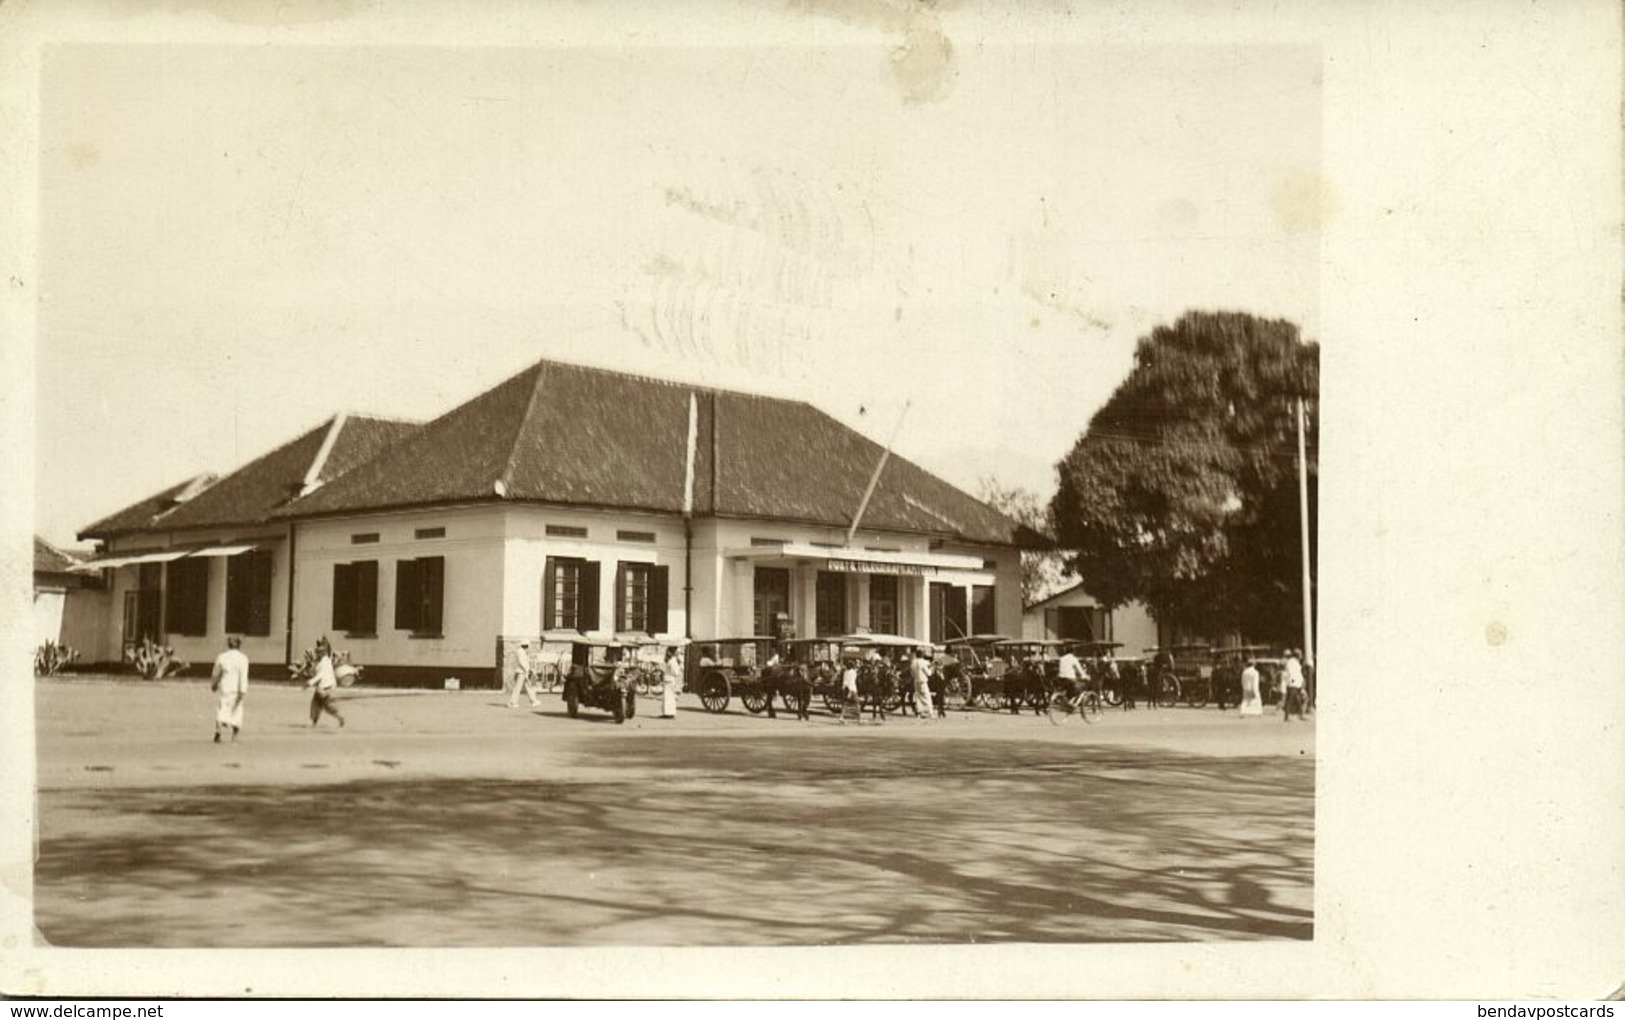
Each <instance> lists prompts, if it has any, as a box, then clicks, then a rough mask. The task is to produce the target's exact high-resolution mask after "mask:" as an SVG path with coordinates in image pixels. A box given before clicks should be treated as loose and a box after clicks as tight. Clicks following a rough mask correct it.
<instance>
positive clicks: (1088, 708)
mask: <svg viewBox="0 0 1625 1020" xmlns="http://www.w3.org/2000/svg"><path fill="white" fill-rule="evenodd" d="M1103 710H1104V703H1103V702H1102V699H1101V696H1100V691H1099V690H1097V689H1096V688H1094V687H1093V686H1090V685H1087V684H1080V685H1079V688H1078V692H1077V693H1076V694H1069V693H1067V692H1066V691H1056V692H1055V693H1054V694H1053V695H1051V696H1050V699H1049V721H1050V722H1051V723H1052V724H1054V725H1056V726H1059V725H1061V720H1062V719H1066V718H1068V717H1069V716H1078V717H1079V718H1081V719H1082V720H1083V721H1084V722H1086V723H1092V722H1094V721H1095V720H1096V719H1099V718H1100V714H1101V712H1102V711H1103Z"/></svg>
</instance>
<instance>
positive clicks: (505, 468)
mask: <svg viewBox="0 0 1625 1020" xmlns="http://www.w3.org/2000/svg"><path fill="white" fill-rule="evenodd" d="M534 371H535V372H536V381H535V382H533V383H531V385H530V397H529V399H527V400H526V401H525V413H524V414H521V415H520V416H519V424H518V425H517V426H516V427H515V428H514V430H513V438H512V439H510V440H509V441H508V459H507V460H506V461H505V462H504V463H503V465H502V477H500V478H496V479H493V481H495V482H497V483H499V484H500V485H501V488H500V489H499V490H498V492H497V494H498V495H500V496H506V495H507V494H508V493H509V492H511V491H512V490H513V472H514V468H515V467H517V466H518V463H519V439H520V437H521V436H523V435H524V434H525V427H526V426H527V425H529V424H530V419H531V416H532V415H533V414H535V413H536V405H537V403H538V402H540V400H541V396H542V383H543V381H545V380H546V379H547V359H546V358H543V359H542V360H541V361H538V362H537V363H536V367H535V369H534ZM498 385H501V384H500V383H499V384H498ZM495 388H496V387H494V386H493V387H492V389H495ZM486 392H487V393H489V392H491V390H487V391H486ZM476 399H478V398H476Z"/></svg>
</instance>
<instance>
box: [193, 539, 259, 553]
mask: <svg viewBox="0 0 1625 1020" xmlns="http://www.w3.org/2000/svg"><path fill="white" fill-rule="evenodd" d="M258 548H259V545H258V544H257V543H255V542H233V543H231V544H230V545H211V546H206V547H205V548H202V549H193V550H192V551H191V552H190V553H188V554H187V555H189V556H236V555H238V554H239V553H245V552H252V551H254V550H255V549H258Z"/></svg>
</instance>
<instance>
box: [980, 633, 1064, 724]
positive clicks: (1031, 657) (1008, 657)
mask: <svg viewBox="0 0 1625 1020" xmlns="http://www.w3.org/2000/svg"><path fill="white" fill-rule="evenodd" d="M1068 643H1069V642H1066V641H1057V640H1054V639H1047V640H1042V641H1040V640H1034V639H1016V638H1012V639H1010V640H1007V641H1000V642H999V643H997V644H996V645H994V646H993V647H994V649H995V650H996V651H997V652H998V654H999V655H1000V657H1002V658H1003V659H1004V660H1005V661H1006V662H1008V663H1009V664H1010V665H1009V667H1008V668H1007V669H1006V670H1005V672H1004V691H1003V700H1004V706H1005V707H1006V708H1008V709H1009V710H1010V711H1011V712H1012V713H1016V712H1019V711H1021V709H1022V708H1023V707H1024V706H1025V707H1027V708H1031V709H1032V710H1033V711H1034V712H1035V713H1039V714H1042V713H1043V712H1044V710H1045V709H1046V708H1047V707H1048V706H1049V701H1050V696H1051V695H1052V694H1054V693H1055V692H1056V691H1059V690H1063V689H1065V688H1066V687H1067V686H1068V685H1067V684H1065V683H1063V682H1062V681H1061V653H1062V651H1063V650H1064V649H1065V648H1066V646H1067V645H1068Z"/></svg>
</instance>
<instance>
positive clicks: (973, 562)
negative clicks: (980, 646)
mask: <svg viewBox="0 0 1625 1020" xmlns="http://www.w3.org/2000/svg"><path fill="white" fill-rule="evenodd" d="M723 555H724V558H725V559H726V560H728V561H729V562H731V563H733V564H735V565H736V566H735V569H736V570H740V569H744V568H746V567H747V566H748V569H749V575H748V576H749V578H750V585H751V587H750V598H749V605H750V606H751V611H750V616H749V623H750V627H751V632H752V633H756V634H771V633H773V632H774V631H773V621H774V620H775V619H776V618H777V614H778V613H780V612H787V613H788V614H789V616H790V620H791V622H792V624H793V625H794V627H795V631H796V633H797V634H799V635H803V636H807V637H812V636H819V637H831V636H836V635H840V634H850V633H863V632H873V633H881V634H900V635H902V636H906V637H916V638H920V639H921V640H941V638H938V637H937V636H936V633H935V632H936V630H937V629H938V628H937V627H936V626H935V625H934V624H933V622H932V621H933V620H934V618H935V616H934V610H933V603H932V601H931V600H932V598H933V593H935V592H937V591H942V592H947V593H951V594H948V595H947V596H946V597H947V598H949V599H955V600H957V604H958V606H959V613H960V618H961V620H962V622H961V624H960V626H961V627H963V626H964V625H965V624H967V623H968V622H969V620H968V619H965V617H966V607H967V606H969V605H970V603H971V600H972V598H973V595H972V593H973V592H983V593H986V603H987V606H988V609H989V610H991V608H992V600H991V593H992V591H993V583H994V576H993V574H992V572H990V571H987V570H984V569H983V562H982V560H981V559H980V558H978V557H974V556H964V555H956V554H949V553H937V552H929V551H925V550H919V551H913V552H908V551H900V552H891V551H878V550H872V549H858V548H853V547H849V546H836V545H815V544H811V543H802V542H784V543H782V544H775V545H771V546H762V545H755V546H751V547H749V548H745V549H732V550H726V551H724V553H723ZM736 576H739V575H736ZM742 608H743V607H742V606H741V607H740V610H736V612H735V613H734V614H730V615H734V616H735V617H736V625H737V624H743V623H745V622H746V620H745V618H744V616H743V612H742ZM949 636H954V635H953V634H950V635H949Z"/></svg>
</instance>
